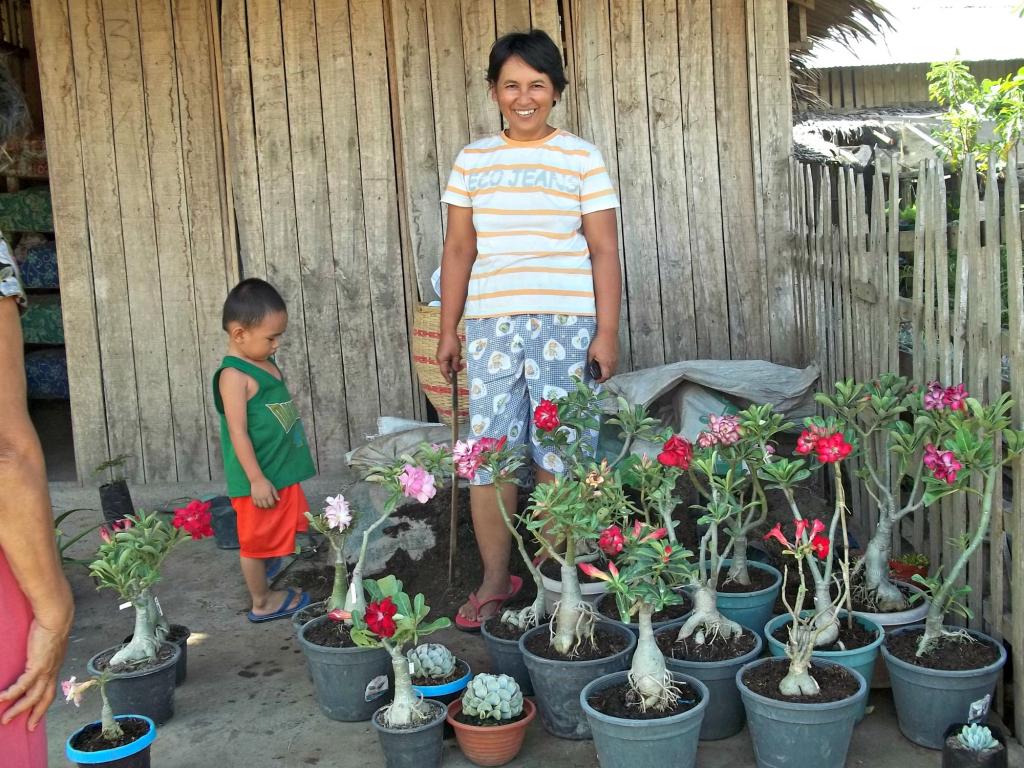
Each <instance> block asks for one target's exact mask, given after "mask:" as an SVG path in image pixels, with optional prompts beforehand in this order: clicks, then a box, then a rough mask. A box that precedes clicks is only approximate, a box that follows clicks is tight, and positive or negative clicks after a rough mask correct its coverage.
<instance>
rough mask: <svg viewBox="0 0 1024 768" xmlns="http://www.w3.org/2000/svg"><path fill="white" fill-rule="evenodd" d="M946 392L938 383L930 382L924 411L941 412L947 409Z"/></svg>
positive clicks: (925, 396) (926, 391) (925, 394)
mask: <svg viewBox="0 0 1024 768" xmlns="http://www.w3.org/2000/svg"><path fill="white" fill-rule="evenodd" d="M944 395H945V390H944V389H943V388H942V385H941V384H940V383H939V382H937V381H929V382H928V389H927V390H925V393H924V398H923V400H924V409H925V410H926V411H939V410H942V408H944V407H945V405H946V401H945V397H944Z"/></svg>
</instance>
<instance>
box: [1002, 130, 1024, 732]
mask: <svg viewBox="0 0 1024 768" xmlns="http://www.w3.org/2000/svg"><path fill="white" fill-rule="evenodd" d="M1019 160H1020V156H1019V154H1018V150H1017V149H1016V148H1014V150H1013V151H1011V153H1010V156H1009V158H1008V159H1007V165H1006V167H1007V168H1013V169H1016V168H1017V163H1018V161H1019ZM1008 176H1009V179H1008V180H1007V183H1006V186H1005V198H1004V210H1005V219H1004V222H1005V224H1004V226H1005V234H1004V241H1005V243H1006V274H1007V279H1008V285H1007V291H1006V293H1007V299H1008V303H1007V309H1008V319H1009V325H1008V328H1007V333H1008V335H1009V342H1010V343H1009V345H1008V346H1009V355H1008V357H1009V363H1010V390H1011V392H1012V393H1013V397H1014V406H1013V428H1014V429H1024V258H1022V253H1021V251H1022V245H1021V226H1020V218H1019V217H1018V215H1017V214H1018V212H1019V211H1020V179H1019V176H1018V175H1017V173H1016V171H1014V172H1012V173H1010V174H1008ZM1011 472H1012V478H1013V480H1012V487H1013V493H1012V497H1011V502H1010V506H1011V515H1010V519H1011V521H1012V524H1011V526H1010V531H1011V534H1012V536H1013V558H1012V560H1011V572H1010V614H1011V616H1012V617H1013V620H1012V626H1011V632H1010V645H1011V648H1012V654H1013V665H1014V669H1018V670H1020V669H1024V457H1018V458H1017V459H1014V461H1013V463H1012V465H1011ZM1013 700H1014V701H1015V702H1022V701H1024V675H1021V674H1017V675H1014V677H1013ZM1013 724H1014V732H1015V733H1017V734H1022V733H1024V707H1022V706H1016V707H1014V715H1013Z"/></svg>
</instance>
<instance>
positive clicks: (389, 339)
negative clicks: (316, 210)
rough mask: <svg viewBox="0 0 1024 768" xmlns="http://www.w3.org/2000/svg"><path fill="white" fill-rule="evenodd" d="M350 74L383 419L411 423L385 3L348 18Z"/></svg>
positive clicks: (408, 319) (413, 393)
mask: <svg viewBox="0 0 1024 768" xmlns="http://www.w3.org/2000/svg"><path fill="white" fill-rule="evenodd" d="M350 23H351V33H352V66H353V73H354V82H355V95H356V109H357V112H358V114H359V116H360V119H359V153H360V170H361V172H362V185H363V223H364V226H365V230H366V246H367V263H368V265H369V273H370V297H371V307H372V312H373V321H374V344H375V346H376V349H377V377H378V386H379V392H380V406H381V413H383V414H387V415H389V416H406V417H409V416H412V414H413V412H414V411H413V408H414V406H413V403H414V400H415V398H416V397H418V394H419V393H418V390H414V388H413V380H412V372H411V357H410V354H411V351H410V344H409V327H410V325H411V324H412V308H411V307H410V306H407V303H406V295H405V291H404V290H403V286H404V279H400V278H401V277H402V276H403V275H404V274H405V269H406V268H409V269H412V268H413V266H412V264H411V263H410V264H408V265H406V264H404V263H403V259H402V252H401V245H400V240H399V229H398V190H397V188H396V185H395V181H394V173H395V171H394V169H395V158H394V154H393V148H392V144H391V132H390V131H389V130H388V128H389V126H390V125H391V105H390V100H389V92H388V79H387V67H386V66H385V61H384V57H385V51H386V38H385V34H384V9H383V7H382V4H381V2H380V0H375V1H374V2H367V3H365V4H364V5H363V6H361V7H360V12H359V13H353V14H351V18H350Z"/></svg>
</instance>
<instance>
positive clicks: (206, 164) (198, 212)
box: [172, 0, 294, 478]
mask: <svg viewBox="0 0 1024 768" xmlns="http://www.w3.org/2000/svg"><path fill="white" fill-rule="evenodd" d="M208 3H209V0H177V1H176V2H175V4H174V12H173V14H172V18H173V20H174V44H175V53H176V60H177V66H178V98H179V102H180V103H181V105H182V107H181V110H180V118H179V119H180V121H181V140H182V156H183V158H184V168H185V194H186V195H187V197H188V222H189V232H190V240H191V243H192V269H193V274H194V275H196V279H195V281H194V291H195V306H196V317H197V319H198V332H199V360H200V363H201V369H200V370H201V374H200V375H201V380H202V382H203V383H204V386H203V387H202V390H203V395H204V397H205V406H206V432H207V435H208V436H209V437H208V440H207V454H208V456H209V462H210V467H211V475H212V476H213V477H215V478H216V477H219V476H220V474H221V472H222V458H221V451H220V445H219V435H220V419H219V417H218V415H217V411H216V409H215V408H214V405H213V396H212V392H211V391H210V389H209V385H208V384H206V382H210V381H212V379H213V373H214V371H215V370H217V367H218V366H219V365H220V361H221V357H222V355H223V353H224V331H223V329H222V328H221V322H220V318H221V309H222V307H223V304H224V297H225V295H226V294H227V290H228V284H227V283H228V280H232V281H233V280H234V279H235V277H237V267H236V263H237V258H238V257H237V254H236V253H235V248H234V245H233V244H232V247H231V248H230V250H226V246H227V242H226V237H227V234H226V232H225V228H226V225H225V222H224V218H223V217H224V215H225V201H224V199H223V196H224V194H225V190H224V186H223V173H224V156H223V146H222V141H223V132H222V130H221V126H220V120H219V105H220V99H219V98H218V96H217V93H216V91H215V87H216V84H217V77H216V75H215V74H214V72H213V67H214V58H215V57H214V55H213V53H212V51H213V50H214V49H215V46H216V45H218V44H219V41H217V40H215V39H214V38H213V37H212V34H213V29H212V27H211V15H210V8H209V5H208ZM197 51H205V52H207V54H206V55H201V54H197ZM292 332H293V333H294V330H293V331H292Z"/></svg>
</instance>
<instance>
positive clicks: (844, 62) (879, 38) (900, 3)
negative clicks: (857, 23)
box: [807, 0, 1024, 69]
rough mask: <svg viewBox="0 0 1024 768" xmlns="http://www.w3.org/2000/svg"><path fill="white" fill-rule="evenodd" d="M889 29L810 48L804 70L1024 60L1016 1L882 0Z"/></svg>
mask: <svg viewBox="0 0 1024 768" xmlns="http://www.w3.org/2000/svg"><path fill="white" fill-rule="evenodd" d="M880 4H881V5H883V6H884V7H885V9H886V10H887V11H889V13H890V16H891V19H892V26H893V29H886V30H883V31H882V32H880V33H879V34H877V35H875V36H873V37H872V38H871V39H858V40H854V41H851V42H850V43H848V44H845V45H844V44H843V43H841V42H838V41H828V42H826V43H818V44H815V45H814V46H813V47H812V48H811V50H810V52H809V54H808V57H807V66H808V67H812V68H817V69H822V68H825V67H863V66H873V65H879V64H928V63H931V62H936V61H949V60H950V59H954V58H960V59H963V60H964V61H989V60H1006V59H1021V58H1024V18H1021V16H1020V14H1019V13H1018V12H1016V11H1015V7H1018V8H1019V7H1020V1H1019V0H1016V1H1015V2H1007V0H999V1H998V2H997V1H995V0H989V2H985V0H960V2H955V0H938V1H937V2H933V3H926V2H921V0H882V2H881V3H880Z"/></svg>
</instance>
